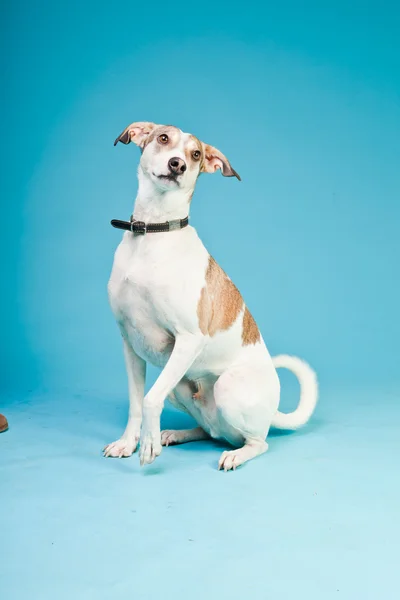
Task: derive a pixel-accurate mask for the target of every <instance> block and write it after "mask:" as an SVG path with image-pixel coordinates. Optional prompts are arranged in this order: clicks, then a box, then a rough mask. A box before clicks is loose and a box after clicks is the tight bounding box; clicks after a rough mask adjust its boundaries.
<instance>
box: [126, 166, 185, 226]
mask: <svg viewBox="0 0 400 600" xmlns="http://www.w3.org/2000/svg"><path fill="white" fill-rule="evenodd" d="M138 180H139V189H138V193H137V196H136V200H135V204H134V207H133V218H134V219H136V220H137V221H144V222H145V223H163V222H165V221H172V220H174V219H183V218H184V217H187V216H188V215H189V209H190V199H191V197H192V194H193V190H181V189H179V188H178V189H172V190H165V191H163V190H161V189H159V188H157V187H156V185H155V184H154V183H153V181H152V180H151V179H150V178H149V177H148V176H147V175H146V174H145V173H143V170H142V169H141V167H140V166H139V170H138Z"/></svg>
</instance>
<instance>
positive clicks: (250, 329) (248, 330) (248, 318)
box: [242, 306, 260, 346]
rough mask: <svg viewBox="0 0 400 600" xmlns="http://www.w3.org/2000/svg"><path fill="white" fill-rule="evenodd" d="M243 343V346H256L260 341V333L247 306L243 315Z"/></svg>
mask: <svg viewBox="0 0 400 600" xmlns="http://www.w3.org/2000/svg"><path fill="white" fill-rule="evenodd" d="M242 341H243V346H249V345H250V344H256V343H257V342H259V341H260V331H259V329H258V327H257V323H256V322H255V320H254V319H253V316H252V314H251V312H250V311H249V309H248V308H247V306H246V309H245V311H244V315H243V329H242Z"/></svg>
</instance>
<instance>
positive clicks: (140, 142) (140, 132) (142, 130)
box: [114, 121, 158, 148]
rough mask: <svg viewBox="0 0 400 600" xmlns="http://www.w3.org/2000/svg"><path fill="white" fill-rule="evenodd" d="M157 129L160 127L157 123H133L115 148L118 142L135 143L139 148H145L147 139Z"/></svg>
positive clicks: (122, 134)
mask: <svg viewBox="0 0 400 600" xmlns="http://www.w3.org/2000/svg"><path fill="white" fill-rule="evenodd" d="M156 127H158V125H156V124H155V123H147V122H145V121H138V122H137V123H131V125H128V127H127V128H126V129H124V131H123V132H122V133H121V135H119V136H118V137H117V139H116V140H115V142H114V146H116V145H117V144H118V142H122V143H123V144H130V142H134V143H135V144H136V145H137V146H139V148H143V146H144V143H145V141H146V139H147V138H148V136H149V135H150V133H151V132H152V131H153V129H155V128H156Z"/></svg>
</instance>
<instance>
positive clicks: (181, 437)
mask: <svg viewBox="0 0 400 600" xmlns="http://www.w3.org/2000/svg"><path fill="white" fill-rule="evenodd" d="M209 437H210V436H209V435H208V434H207V433H206V432H205V431H204V429H202V428H201V427H195V428H194V429H164V431H162V432H161V445H162V446H172V445H173V444H185V443H186V442H198V441H200V440H208V439H209Z"/></svg>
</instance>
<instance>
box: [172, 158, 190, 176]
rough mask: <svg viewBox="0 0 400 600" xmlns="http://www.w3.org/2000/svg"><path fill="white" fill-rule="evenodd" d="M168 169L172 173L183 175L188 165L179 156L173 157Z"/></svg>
mask: <svg viewBox="0 0 400 600" xmlns="http://www.w3.org/2000/svg"><path fill="white" fill-rule="evenodd" d="M168 168H169V170H170V171H172V173H176V174H177V175H182V173H184V172H185V171H186V163H185V161H184V160H182V159H181V158H178V157H177V156H173V157H172V158H170V159H169V161H168Z"/></svg>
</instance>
